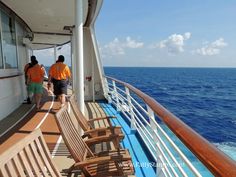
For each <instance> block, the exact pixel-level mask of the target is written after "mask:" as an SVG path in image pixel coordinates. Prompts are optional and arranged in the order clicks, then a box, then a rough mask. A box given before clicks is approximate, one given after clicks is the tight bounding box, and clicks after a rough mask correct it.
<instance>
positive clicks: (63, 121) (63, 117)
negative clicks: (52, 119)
mask: <svg viewBox="0 0 236 177" xmlns="http://www.w3.org/2000/svg"><path fill="white" fill-rule="evenodd" d="M57 120H58V122H59V125H60V128H61V130H62V131H63V132H64V133H63V134H62V136H63V137H64V139H65V141H66V143H68V144H70V146H71V148H73V151H72V149H71V148H69V150H70V151H71V154H72V156H74V158H75V159H76V160H80V161H82V160H84V154H86V153H87V151H88V150H87V149H86V147H85V146H84V145H83V144H81V143H82V141H81V139H78V138H77V137H80V135H79V134H78V131H77V130H76V129H75V126H74V125H73V123H72V121H71V119H70V117H69V113H68V112H67V111H63V112H62V113H61V114H60V115H58V117H57Z"/></svg>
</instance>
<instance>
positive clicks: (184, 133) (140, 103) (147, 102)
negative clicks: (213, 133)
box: [104, 77, 236, 176]
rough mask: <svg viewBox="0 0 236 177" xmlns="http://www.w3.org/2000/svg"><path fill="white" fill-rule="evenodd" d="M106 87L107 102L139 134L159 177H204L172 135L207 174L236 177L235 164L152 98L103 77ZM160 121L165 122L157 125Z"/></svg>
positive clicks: (119, 82)
mask: <svg viewBox="0 0 236 177" xmlns="http://www.w3.org/2000/svg"><path fill="white" fill-rule="evenodd" d="M104 83H105V85H106V90H105V97H106V99H107V100H108V102H109V103H112V104H113V105H114V106H115V107H116V109H117V111H121V112H122V114H123V115H124V116H125V117H126V118H127V119H128V120H129V122H130V127H131V129H133V130H136V131H137V132H138V133H139V135H140V137H141V138H142V141H143V142H144V144H145V145H146V148H147V149H148V151H149V152H150V154H151V155H152V157H153V159H154V160H155V162H156V164H157V165H156V174H157V176H202V174H201V172H199V170H197V168H196V167H195V165H193V164H192V161H191V160H189V158H188V157H187V156H186V155H185V154H184V153H183V150H182V149H180V148H179V147H178V146H179V143H176V140H173V136H171V137H170V132H171V133H172V134H173V135H174V136H176V138H175V139H178V141H181V142H182V143H183V144H184V145H185V147H186V148H187V149H189V150H190V151H192V153H193V154H194V155H195V156H196V159H199V160H200V161H201V163H202V164H201V165H202V166H205V167H206V170H207V169H208V170H209V171H208V170H207V173H208V174H210V175H211V173H212V174H213V175H215V176H233V175H236V163H235V162H234V161H233V160H231V159H230V158H228V157H227V156H226V155H225V154H223V153H222V152H221V151H219V150H218V149H217V148H216V147H214V146H213V145H212V144H210V143H209V142H208V141H207V140H205V139H204V138H203V137H201V136H200V135H198V134H197V133H196V132H195V131H193V130H192V129H191V128H190V127H188V126H187V125H186V124H185V123H183V122H182V121H181V120H180V119H178V118H177V117H176V116H174V115H173V114H172V113H170V112H169V111H168V110H166V109H165V108H164V107H163V106H161V105H160V104H159V103H158V102H156V101H155V100H154V99H153V98H151V97H149V96H148V95H146V94H144V93H143V92H141V91H140V90H138V89H136V88H135V87H133V86H131V85H129V84H127V83H125V82H122V81H119V80H117V79H114V78H111V77H104ZM145 107H146V109H145ZM157 118H159V119H160V120H161V121H162V122H160V123H158V121H157ZM167 127H168V129H167ZM170 130H171V131H170ZM230 169H231V170H230ZM210 172H211V173H210Z"/></svg>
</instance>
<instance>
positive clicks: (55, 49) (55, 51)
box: [54, 45, 57, 63]
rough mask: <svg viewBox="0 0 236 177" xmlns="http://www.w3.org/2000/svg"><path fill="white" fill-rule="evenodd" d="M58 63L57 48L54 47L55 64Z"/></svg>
mask: <svg viewBox="0 0 236 177" xmlns="http://www.w3.org/2000/svg"><path fill="white" fill-rule="evenodd" d="M56 61H57V46H56V45H55V46H54V63H56Z"/></svg>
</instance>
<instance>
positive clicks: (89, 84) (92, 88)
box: [84, 28, 104, 101]
mask: <svg viewBox="0 0 236 177" xmlns="http://www.w3.org/2000/svg"><path fill="white" fill-rule="evenodd" d="M91 36H92V33H91V29H90V28H84V38H85V39H86V40H84V58H85V60H84V77H85V79H84V87H85V92H84V98H85V101H91V100H93V93H94V95H95V98H94V99H95V100H100V99H104V96H103V95H104V94H103V88H102V79H101V78H102V76H101V74H100V73H101V72H99V70H102V69H103V68H99V65H98V59H97V56H96V55H95V49H96V45H95V44H94V42H93V40H92V37H91Z"/></svg>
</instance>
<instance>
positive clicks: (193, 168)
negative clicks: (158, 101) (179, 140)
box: [154, 121, 202, 177]
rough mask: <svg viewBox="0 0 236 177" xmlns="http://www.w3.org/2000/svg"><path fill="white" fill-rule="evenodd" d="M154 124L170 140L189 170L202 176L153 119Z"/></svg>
mask: <svg viewBox="0 0 236 177" xmlns="http://www.w3.org/2000/svg"><path fill="white" fill-rule="evenodd" d="M154 123H155V124H156V126H157V127H158V128H159V130H160V131H161V133H162V134H163V135H164V136H165V137H166V139H167V140H168V141H169V142H170V144H171V145H172V147H173V148H174V149H175V150H176V151H177V153H178V154H179V155H180V157H181V158H182V159H183V161H184V162H186V164H187V165H188V167H189V168H190V169H191V171H192V172H193V173H194V174H195V175H196V176H199V177H200V176H202V175H201V174H200V173H199V172H198V171H197V169H196V168H195V167H194V166H193V165H192V163H191V162H190V161H189V160H188V158H187V157H186V156H185V155H184V154H183V153H182V151H181V150H180V149H179V148H178V147H177V145H176V144H175V143H174V142H173V141H172V140H171V138H170V137H169V136H168V135H167V134H166V133H165V131H164V130H163V129H162V128H161V127H160V125H159V124H158V123H157V122H156V121H155V122H154Z"/></svg>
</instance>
